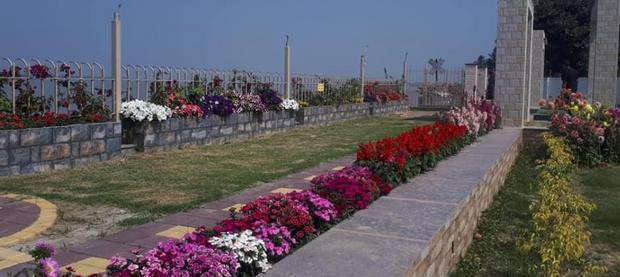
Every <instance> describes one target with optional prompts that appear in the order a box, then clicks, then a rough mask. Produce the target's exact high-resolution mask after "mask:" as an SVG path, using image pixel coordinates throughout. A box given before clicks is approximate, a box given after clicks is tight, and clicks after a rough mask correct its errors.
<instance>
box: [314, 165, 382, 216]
mask: <svg viewBox="0 0 620 277" xmlns="http://www.w3.org/2000/svg"><path fill="white" fill-rule="evenodd" d="M312 184H314V188H313V190H314V191H315V192H316V193H317V194H319V195H320V196H322V197H324V198H325V199H327V200H329V201H330V202H332V203H333V205H334V206H335V208H336V210H337V211H338V216H340V217H343V216H346V215H349V214H351V213H352V212H354V211H355V210H361V209H366V208H367V207H368V205H369V204H370V202H372V201H373V200H375V199H377V198H378V197H379V196H381V195H386V194H387V193H389V192H390V191H391V188H390V186H389V185H388V184H386V183H384V182H382V181H381V180H380V178H379V177H377V176H376V175H375V174H374V173H372V172H371V171H370V170H369V169H368V168H366V167H358V166H353V167H346V168H344V169H342V170H339V171H336V172H331V173H328V174H325V175H322V176H319V177H316V178H314V179H313V180H312Z"/></svg>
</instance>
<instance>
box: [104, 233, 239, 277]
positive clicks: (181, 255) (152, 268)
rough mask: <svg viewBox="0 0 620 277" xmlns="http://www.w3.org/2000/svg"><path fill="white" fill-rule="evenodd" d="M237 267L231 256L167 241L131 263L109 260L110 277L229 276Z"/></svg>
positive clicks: (196, 246)
mask: <svg viewBox="0 0 620 277" xmlns="http://www.w3.org/2000/svg"><path fill="white" fill-rule="evenodd" d="M239 267H240V265H239V263H238V262H237V258H236V256H235V255H234V254H233V253H229V252H226V251H222V250H219V249H216V248H211V247H207V246H205V245H200V244H194V243H186V242H177V241H174V240H167V241H164V242H160V243H159V245H158V246H157V247H156V248H153V249H151V250H148V251H146V252H144V253H138V252H136V258H135V259H134V260H129V259H125V258H123V257H118V256H115V257H112V258H111V259H110V265H109V266H108V273H109V275H111V276H230V277H234V276H236V275H237V270H238V269H239Z"/></svg>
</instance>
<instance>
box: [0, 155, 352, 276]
mask: <svg viewBox="0 0 620 277" xmlns="http://www.w3.org/2000/svg"><path fill="white" fill-rule="evenodd" d="M354 160H355V157H354V156H347V157H344V158H341V159H338V160H334V161H331V162H325V163H321V164H320V165H319V166H317V167H315V168H312V169H309V170H305V171H303V172H299V173H295V174H291V175H289V176H286V177H284V178H281V179H278V180H275V181H273V182H270V183H265V184H261V185H259V186H256V187H253V188H250V189H247V190H244V191H242V192H240V193H238V194H235V195H233V196H230V197H227V198H224V199H220V200H217V201H213V202H209V203H207V204H204V205H202V206H201V207H199V208H197V209H192V210H188V211H185V212H181V213H177V214H172V215H168V216H165V217H163V218H161V219H159V220H157V221H155V222H152V223H147V224H143V225H138V226H134V227H131V228H129V229H127V230H125V231H122V232H119V233H116V234H112V235H108V236H105V237H101V238H98V239H94V240H91V241H87V242H85V243H83V244H80V245H76V246H73V247H69V248H68V249H59V250H58V254H57V256H56V258H57V260H58V262H59V264H60V265H61V266H62V267H63V268H64V267H66V266H71V267H73V268H74V269H76V270H77V271H78V272H77V273H79V274H84V275H86V274H91V273H97V272H101V271H103V270H104V269H105V266H106V265H107V259H108V258H109V257H110V256H112V255H116V254H120V255H123V256H126V257H127V256H130V255H131V254H130V251H131V250H133V249H136V248H147V249H148V248H151V247H154V246H155V245H156V244H157V243H158V242H159V241H162V240H166V239H170V238H175V239H178V238H181V237H182V236H183V235H184V234H185V233H187V232H189V231H191V230H193V228H194V227H198V226H203V225H204V226H213V225H214V224H215V223H217V222H218V221H220V220H222V219H225V218H227V217H228V215H229V212H228V210H229V209H230V208H231V207H235V208H238V207H241V206H242V205H243V204H244V203H247V202H249V201H251V200H253V199H255V198H256V197H258V196H260V195H266V194H269V193H271V192H273V191H278V192H288V191H290V190H293V189H306V188H309V187H310V180H312V178H313V177H314V176H318V175H321V174H324V173H327V172H330V171H333V170H339V169H342V167H344V166H348V165H351V163H353V161H354ZM0 201H2V199H1V198H0ZM0 203H2V202H0ZM19 207H20V208H21V209H26V210H28V209H31V208H29V207H25V206H24V207H22V206H19ZM2 212H3V209H0V218H4V217H3V216H2V215H3V214H2ZM11 213H12V211H11ZM18 213H19V214H22V211H18ZM7 218H15V220H16V221H15V222H13V221H11V223H16V224H11V225H12V226H14V225H18V224H21V223H20V222H24V224H26V223H25V220H26V219H27V218H31V217H26V216H24V218H20V219H16V218H19V216H10V217H7ZM19 220H22V221H19ZM3 226H4V225H3V224H0V228H2V227H3ZM7 228H9V227H8V225H7ZM10 228H15V227H10ZM7 230H9V229H7ZM2 232H3V230H2V229H0V236H3V233H2ZM7 232H9V231H7ZM0 255H1V251H0ZM25 267H32V264H30V263H28V262H26V263H21V264H18V265H14V266H10V267H5V268H3V266H2V264H1V263H0V276H5V275H7V273H10V272H13V273H15V272H17V271H19V270H21V269H23V268H25Z"/></svg>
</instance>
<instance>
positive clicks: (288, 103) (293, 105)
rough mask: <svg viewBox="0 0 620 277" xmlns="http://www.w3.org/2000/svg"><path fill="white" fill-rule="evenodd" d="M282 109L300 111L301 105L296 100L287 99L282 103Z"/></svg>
mask: <svg viewBox="0 0 620 277" xmlns="http://www.w3.org/2000/svg"><path fill="white" fill-rule="evenodd" d="M280 108H281V109H282V110H293V111H296V110H299V103H297V101H295V100H294V99H285V100H283V101H282V103H280Z"/></svg>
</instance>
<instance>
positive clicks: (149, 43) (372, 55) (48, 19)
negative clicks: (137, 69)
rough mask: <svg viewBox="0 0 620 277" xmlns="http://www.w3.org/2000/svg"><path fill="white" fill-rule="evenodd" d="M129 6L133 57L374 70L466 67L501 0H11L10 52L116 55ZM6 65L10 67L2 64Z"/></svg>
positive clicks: (3, 47) (127, 45)
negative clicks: (114, 42) (440, 61)
mask: <svg viewBox="0 0 620 277" xmlns="http://www.w3.org/2000/svg"><path fill="white" fill-rule="evenodd" d="M119 2H120V3H122V10H121V19H122V24H123V63H125V64H148V65H177V66H193V67H200V68H218V69H232V68H240V69H254V70H262V71H274V72H280V71H282V64H283V50H282V47H283V44H284V36H285V34H289V35H290V37H291V46H292V67H293V72H303V73H316V74H336V75H347V76H348V75H356V74H357V72H358V63H359V55H360V53H361V51H362V49H363V48H364V46H365V45H368V52H367V56H368V69H367V72H368V75H371V76H382V74H383V68H384V67H387V69H388V72H389V73H390V75H395V76H398V75H400V73H401V70H402V65H401V64H402V60H403V56H404V52H405V51H408V52H409V61H410V65H411V66H413V67H422V66H423V65H424V64H425V63H426V61H427V60H428V59H429V58H431V57H443V58H444V59H445V60H446V63H447V64H448V65H449V66H452V67H457V66H461V65H462V64H463V63H465V62H469V61H472V60H474V59H475V58H476V57H477V56H478V55H480V54H487V53H489V52H490V51H491V49H492V48H493V46H494V40H495V32H496V20H497V15H496V13H497V12H496V9H497V1H496V0H432V1H428V0H408V1H407V0H384V1H379V0H374V1H372V0H331V1H328V0H316V1H291V0H288V1H286V0H263V1H258V0H254V1H250V0H247V1H241V0H218V1H215V0H182V1H181V0H179V1H171V0H168V1H163V0H131V1H127V0H125V1H108V0H105V1H104V0H88V1H86V0H38V1H35V0H20V1H7V2H5V3H3V4H2V10H3V12H2V16H0V26H2V28H0V36H1V37H2V39H1V40H0V41H1V42H0V57H12V58H14V57H25V58H43V59H45V58H52V59H64V60H75V61H96V62H101V63H103V64H105V65H108V64H109V61H110V44H111V43H110V36H111V35H110V29H111V28H110V20H111V17H112V12H113V11H114V10H115V8H116V5H117V3H119ZM2 67H6V66H5V65H2Z"/></svg>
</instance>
